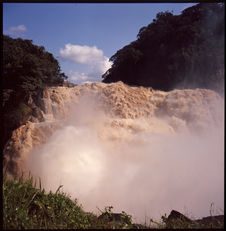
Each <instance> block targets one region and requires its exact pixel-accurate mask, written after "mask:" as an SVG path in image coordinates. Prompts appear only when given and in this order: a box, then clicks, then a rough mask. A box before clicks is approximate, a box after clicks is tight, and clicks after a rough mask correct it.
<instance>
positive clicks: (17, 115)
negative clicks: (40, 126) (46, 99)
mask: <svg viewBox="0 0 226 231" xmlns="http://www.w3.org/2000/svg"><path fill="white" fill-rule="evenodd" d="M31 113H32V109H31V108H30V107H29V106H27V105H26V104H24V103H20V104H19V105H18V107H16V108H15V110H14V111H12V113H11V114H10V115H9V117H10V118H11V119H12V120H15V119H17V120H19V121H21V120H24V119H26V118H27V117H28V116H29V115H31Z"/></svg>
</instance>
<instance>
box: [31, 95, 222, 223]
mask: <svg viewBox="0 0 226 231" xmlns="http://www.w3.org/2000/svg"><path fill="white" fill-rule="evenodd" d="M97 104H98V103H97V102H96V100H95V98H93V97H91V98H90V97H89V96H87V97H83V98H82V99H81V100H80V103H79V104H77V105H76V106H75V107H74V108H73V110H72V111H71V113H70V116H69V119H68V120H67V121H66V122H65V123H64V126H63V128H62V129H61V130H58V131H56V132H55V133H54V134H53V135H52V136H51V137H50V139H49V140H48V142H47V143H46V144H44V145H43V146H42V147H41V148H38V149H37V150H34V151H33V152H32V154H31V156H30V159H29V160H28V162H27V165H28V166H29V167H30V168H31V169H32V172H33V174H34V175H36V176H40V177H41V179H42V184H43V185H44V187H45V188H46V189H47V190H52V191H56V189H57V188H58V187H59V185H61V184H62V185H63V191H64V192H66V193H68V194H70V195H71V196H72V198H77V199H78V201H79V203H81V204H82V205H83V207H84V209H85V210H87V211H93V212H98V210H97V207H98V208H100V209H104V207H105V206H110V205H111V206H113V207H114V211H115V212H121V211H126V212H127V213H129V214H131V215H133V218H134V219H135V221H138V222H143V221H144V220H145V217H148V218H156V219H159V218H160V217H161V215H164V214H165V213H167V214H169V212H170V211H171V210H172V209H175V210H178V211H180V212H183V213H189V214H190V215H192V216H194V217H196V218H199V217H203V216H208V215H209V208H210V205H211V203H212V202H214V205H215V208H216V209H218V211H221V213H222V210H221V209H223V203H224V174H223V173H224V139H223V138H224V130H223V127H224V126H223V121H218V125H217V126H216V127H211V128H207V129H206V130H205V131H195V128H193V130H189V129H184V130H180V131H175V130H174V129H173V127H172V124H170V123H169V120H167V119H165V118H164V119H163V117H158V118H156V117H149V118H137V119H126V118H124V119H123V118H112V117H109V116H108V115H106V113H104V112H103V111H101V109H100V108H97V107H96V105H97ZM213 108H215V110H216V113H218V111H217V110H218V109H217V108H216V107H213ZM220 112H221V113H222V110H220ZM116 122H119V124H118V125H117V123H116ZM113 124H116V125H117V126H113Z"/></svg>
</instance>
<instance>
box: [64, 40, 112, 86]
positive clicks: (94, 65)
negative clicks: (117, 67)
mask: <svg viewBox="0 0 226 231" xmlns="http://www.w3.org/2000/svg"><path fill="white" fill-rule="evenodd" d="M60 56H61V58H62V59H63V60H65V61H71V62H73V63H76V64H82V65H86V66H87V73H79V72H77V71H76V72H72V71H70V72H69V77H70V80H71V81H74V82H77V83H83V82H84V81H95V80H96V81H97V79H98V78H99V77H100V76H101V75H102V74H104V73H105V72H106V71H107V70H108V69H109V68H110V67H111V65H112V62H110V61H109V58H108V57H106V56H104V53H103V51H102V50H101V49H98V48H97V47H96V46H93V47H91V46H80V45H73V44H70V43H68V44H66V45H65V48H64V49H62V48H61V49H60Z"/></svg>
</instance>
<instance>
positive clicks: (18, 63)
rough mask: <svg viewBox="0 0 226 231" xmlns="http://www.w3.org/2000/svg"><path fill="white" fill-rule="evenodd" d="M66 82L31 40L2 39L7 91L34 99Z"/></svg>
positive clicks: (45, 53) (54, 60) (52, 62)
mask: <svg viewBox="0 0 226 231" xmlns="http://www.w3.org/2000/svg"><path fill="white" fill-rule="evenodd" d="M66 78H67V77H66V76H65V74H64V73H61V72H60V67H59V63H58V61H57V60H56V59H55V58H54V57H53V55H52V54H50V53H49V52H47V51H45V48H44V47H42V46H36V45H34V44H32V40H23V39H21V38H18V39H13V38H10V37H9V36H5V35H3V87H4V88H7V89H14V90H16V91H21V92H24V93H25V94H31V95H33V94H37V92H38V91H40V90H42V89H43V88H44V87H46V86H49V85H59V84H62V83H63V81H64V79H66Z"/></svg>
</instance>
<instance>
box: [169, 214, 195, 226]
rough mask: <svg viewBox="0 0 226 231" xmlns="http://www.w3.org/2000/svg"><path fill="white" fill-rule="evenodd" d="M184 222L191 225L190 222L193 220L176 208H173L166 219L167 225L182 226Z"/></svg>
mask: <svg viewBox="0 0 226 231" xmlns="http://www.w3.org/2000/svg"><path fill="white" fill-rule="evenodd" d="M182 224H183V225H185V226H189V225H190V224H192V220H191V219H189V218H188V217H186V216H184V215H183V214H182V213H180V212H178V211H176V210H172V211H171V213H170V215H169V216H168V218H167V219H166V227H167V228H173V227H175V225H177V226H180V225H182Z"/></svg>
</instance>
